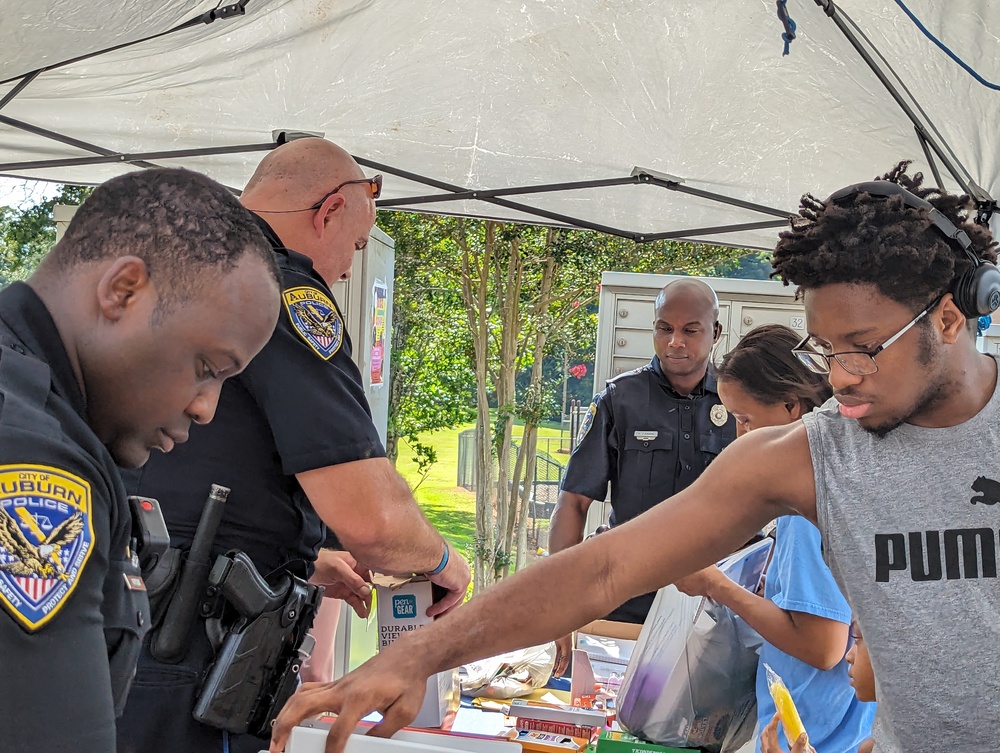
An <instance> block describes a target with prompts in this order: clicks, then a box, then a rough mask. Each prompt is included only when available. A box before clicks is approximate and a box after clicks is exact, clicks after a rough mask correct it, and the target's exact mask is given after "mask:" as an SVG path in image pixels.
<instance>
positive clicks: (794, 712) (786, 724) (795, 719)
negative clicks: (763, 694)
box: [764, 663, 809, 747]
mask: <svg viewBox="0 0 1000 753" xmlns="http://www.w3.org/2000/svg"><path fill="white" fill-rule="evenodd" d="M764 672H765V675H766V676H767V689H768V690H769V691H771V698H772V699H774V705H775V707H776V708H777V709H778V718H779V719H781V726H782V727H783V728H784V730H785V739H786V740H788V745H789V747H791V746H792V745H794V744H795V741H796V740H798V739H799V737H800V736H801V735H802V734H803V733H805V731H806V728H805V725H803V724H802V719H801V717H800V716H799V710H798V709H797V708H795V702H794V701H792V694H791V693H789V692H788V688H787V687H786V686H785V683H784V681H783V680H782V679H781V677H779V676H778V673H777V672H775V671H774V670H773V669H771V668H770V667H769V666H767V664H766V663H765V664H764ZM808 740H809V738H808V735H807V736H806V741H807V742H808Z"/></svg>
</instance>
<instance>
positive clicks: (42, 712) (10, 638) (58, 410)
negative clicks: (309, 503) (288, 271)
mask: <svg viewBox="0 0 1000 753" xmlns="http://www.w3.org/2000/svg"><path fill="white" fill-rule="evenodd" d="M278 307H279V290H278V283H277V269H276V268H275V266H274V263H273V260H272V259H271V256H270V250H269V248H268V246H267V243H266V241H265V239H264V237H263V235H262V234H261V232H260V231H259V229H258V228H257V227H255V225H254V223H253V221H252V218H251V217H250V215H249V214H248V213H247V212H246V211H245V210H243V209H242V208H241V207H240V205H239V204H238V202H237V201H236V200H235V199H234V198H233V197H232V196H230V195H229V193H228V192H227V191H226V190H225V189H224V188H223V187H222V186H220V185H218V184H216V183H214V182H212V181H210V180H208V179H207V178H205V177H203V176H200V175H197V174H195V173H190V172H187V171H181V170H150V171H143V172H138V173H130V174H128V175H124V176H121V177H119V178H115V179H114V180H111V181H109V182H108V183H105V184H104V185H102V186H100V187H99V188H97V189H96V190H95V191H94V193H93V195H92V196H91V197H90V198H89V199H88V200H87V201H86V203H85V204H84V205H83V206H82V207H81V208H80V209H79V211H78V212H77V214H76V216H75V218H74V219H73V221H72V222H71V223H70V225H69V228H68V229H67V231H66V234H65V237H64V238H63V239H62V240H61V241H60V242H59V243H58V244H57V245H56V246H55V247H54V248H53V249H52V251H51V252H50V253H49V254H48V256H46V257H45V258H44V259H43V260H42V262H41V264H40V266H39V268H38V270H37V271H36V272H35V273H34V274H33V275H32V276H31V278H30V279H29V280H28V281H27V282H26V283H24V282H15V283H13V284H11V285H9V286H8V287H7V288H5V289H4V290H3V291H0V400H2V409H0V655H2V656H3V659H2V662H0V664H2V666H3V683H2V690H0V719H2V720H3V730H2V732H0V748H2V749H3V750H4V751H11V752H12V753H35V752H36V751H74V753H111V751H113V750H114V749H115V721H114V718H115V715H116V713H118V712H120V711H121V708H122V706H123V705H124V703H125V697H126V694H127V692H128V685H129V681H130V680H131V678H132V675H133V673H134V671H135V661H136V657H137V655H138V648H139V641H140V638H141V636H142V634H143V633H144V632H145V630H146V628H147V627H148V621H149V615H148V602H147V599H146V594H145V591H144V586H143V581H142V577H141V575H140V573H139V567H138V564H137V562H136V561H134V559H133V554H134V552H133V551H131V546H132V542H131V538H132V520H131V516H130V514H129V508H128V505H127V502H126V498H125V491H124V488H123V486H122V481H121V478H120V477H119V475H118V471H117V469H116V463H118V464H121V465H125V466H135V465H140V464H142V463H144V462H145V461H146V458H147V457H148V456H149V453H150V450H151V449H153V448H158V449H160V450H164V451H167V450H169V449H170V448H171V447H172V446H173V444H174V443H175V442H182V441H184V439H185V438H186V436H187V433H188V428H189V426H190V424H191V423H192V422H194V423H203V422H206V421H209V420H210V419H211V418H212V414H213V412H214V410H215V405H216V402H217V400H218V395H219V387H220V384H221V381H222V380H223V379H225V378H226V377H227V376H231V375H233V374H235V373H237V372H238V371H239V370H240V369H241V368H242V367H243V366H244V365H245V364H246V363H247V362H248V361H249V360H250V359H251V358H252V357H253V355H254V354H255V353H256V352H257V351H258V350H260V348H262V347H263V346H264V344H265V343H266V342H267V339H268V337H269V336H270V333H271V331H272V329H273V327H274V323H275V320H276V318H277V315H278Z"/></svg>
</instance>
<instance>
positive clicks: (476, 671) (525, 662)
mask: <svg viewBox="0 0 1000 753" xmlns="http://www.w3.org/2000/svg"><path fill="white" fill-rule="evenodd" d="M555 663H556V644H555V643H546V644H544V645H541V646H531V647H530V648H523V649H520V650H519V651H511V652H509V653H506V654H500V655H499V656H492V657H490V658H489V659H482V660H481V661H474V662H470V663H469V664H464V665H462V667H461V669H460V670H459V677H460V679H461V681H462V693H463V694H464V695H474V696H485V697H487V698H519V697H521V696H525V695H528V694H530V693H531V692H532V691H534V690H536V689H537V688H541V687H543V686H544V685H545V683H547V682H548V681H549V678H550V677H551V676H552V669H553V667H555Z"/></svg>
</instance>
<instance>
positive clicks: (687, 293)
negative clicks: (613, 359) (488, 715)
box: [549, 278, 736, 674]
mask: <svg viewBox="0 0 1000 753" xmlns="http://www.w3.org/2000/svg"><path fill="white" fill-rule="evenodd" d="M655 316H656V319H655V320H654V322H653V349H654V350H655V352H656V355H655V356H654V357H653V360H652V361H650V363H649V365H648V366H643V367H642V368H639V369H635V370H634V371H629V372H626V373H624V374H620V375H618V376H617V377H614V378H613V379H610V380H608V383H607V387H606V388H605V389H604V391H603V392H601V393H599V394H598V395H597V397H595V398H594V402H593V403H592V404H591V406H590V409H589V410H588V411H587V415H586V417H585V418H584V420H583V424H582V425H581V427H580V437H579V440H578V442H577V446H576V449H575V450H574V451H573V455H572V456H571V457H570V460H569V465H568V466H567V467H566V476H565V478H564V479H563V483H562V490H561V492H560V494H559V500H558V502H557V503H556V508H555V511H554V512H553V514H552V524H551V528H550V530H549V549H550V551H551V552H552V553H553V554H555V553H556V552H559V551H562V550H563V549H566V548H568V547H571V546H573V545H574V544H579V543H580V542H581V541H582V540H583V534H584V524H585V523H586V520H587V511H588V510H589V509H590V505H591V503H592V502H593V501H594V500H595V499H604V496H605V494H606V492H607V488H608V483H609V482H610V484H611V510H612V512H611V520H610V523H611V525H612V526H616V525H621V524H622V523H624V522H626V521H628V520H631V519H632V518H634V517H636V516H637V515H639V514H640V513H643V512H645V511H646V510H648V509H650V508H651V507H653V505H655V504H657V503H658V502H661V501H662V500H664V499H666V498H667V497H670V496H672V495H674V494H676V493H677V492H679V491H681V490H682V489H686V488H687V487H688V486H689V485H690V484H691V483H692V482H693V481H694V480H695V479H696V478H698V475H699V474H700V473H701V472H702V471H703V470H704V469H705V468H706V467H707V466H708V464H709V463H711V462H712V460H714V459H715V457H716V456H717V455H718V454H719V453H720V452H722V450H723V449H724V448H725V447H726V445H728V444H729V443H730V442H732V441H733V440H734V439H735V438H736V422H735V421H734V420H733V419H732V418H731V417H730V416H729V414H728V413H727V412H726V409H725V407H723V405H722V401H721V400H720V399H719V394H718V390H717V388H716V381H715V371H714V368H713V367H712V363H711V357H712V347H713V346H714V345H715V343H716V342H717V341H718V339H719V336H720V335H721V334H722V325H721V324H719V299H718V297H717V296H716V295H715V291H714V290H712V288H711V287H710V286H709V285H707V284H706V283H705V282H702V281H701V280H697V279H693V278H691V279H685V280H676V281H674V282H671V283H670V284H669V285H667V286H666V287H665V288H663V290H661V291H660V293H659V294H658V295H657V297H656V305H655ZM654 596H655V594H654V593H649V594H644V595H643V596H639V597H636V598H634V599H630V600H629V601H627V602H625V603H624V604H622V605H621V606H620V607H618V608H617V609H615V610H614V611H613V612H612V613H611V614H610V615H608V618H607V619H609V620H618V621H621V622H633V623H642V622H643V621H645V619H646V614H647V613H648V612H649V608H650V606H652V603H653V597H654ZM570 644H571V641H570V638H569V636H566V637H564V638H562V639H560V640H559V641H558V642H557V654H556V666H555V671H556V674H562V673H563V672H565V670H566V667H567V666H568V663H569V657H570V649H571V645H570Z"/></svg>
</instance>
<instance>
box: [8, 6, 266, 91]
mask: <svg viewBox="0 0 1000 753" xmlns="http://www.w3.org/2000/svg"><path fill="white" fill-rule="evenodd" d="M248 2H250V0H238V1H237V2H235V3H233V4H231V5H225V6H222V7H221V8H215V9H213V10H210V11H207V12H205V13H202V14H200V15H197V16H195V17H194V18H189V19H188V20H187V21H184V22H183V23H180V24H178V25H177V26H174V27H173V28H170V29H167V30H166V31H161V32H159V33H158V34H151V35H149V36H148V37H143V38H142V39H135V40H133V41H131V42H123V43H122V44H116V45H114V46H112V47H105V48H104V49H102V50H95V51H94V52H87V53H84V54H83V55H77V56H76V57H75V58H68V59H67V60H60V61H59V62H58V63H53V64H52V65H46V66H43V67H41V68H36V69H35V70H33V71H28V72H26V73H19V74H17V75H16V76H11V77H10V78H6V79H4V80H3V81H0V85H3V84H9V83H10V82H11V81H16V80H17V79H19V78H21V77H22V76H23V77H26V78H27V77H31V78H34V77H36V76H37V75H38V74H39V73H44V72H45V71H52V70H55V69H56V68H62V67H64V66H67V65H72V64H73V63H79V62H81V61H83V60H89V59H90V58H95V57H98V56H100V55H104V54H106V53H108V52H115V51H117V50H123V49H125V48H126V47H131V46H132V45H136V44H142V43H143V42H149V41H150V40H153V39H158V38H159V37H165V36H167V35H168V34H173V33H175V32H178V31H184V30H185V29H190V28H191V27H193V26H198V25H199V24H210V23H212V22H213V21H218V20H219V19H226V18H233V17H235V16H242V15H245V14H246V6H247V3H248ZM21 88H22V89H23V88H24V87H23V86H22V87H21Z"/></svg>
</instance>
